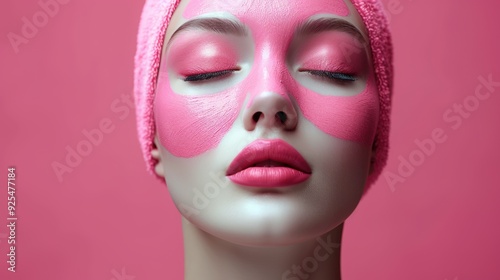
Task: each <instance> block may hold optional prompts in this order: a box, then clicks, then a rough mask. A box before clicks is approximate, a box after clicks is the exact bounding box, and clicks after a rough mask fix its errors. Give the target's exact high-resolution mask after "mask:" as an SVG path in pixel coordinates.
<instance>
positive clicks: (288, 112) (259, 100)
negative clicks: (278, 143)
mask: <svg viewBox="0 0 500 280" xmlns="http://www.w3.org/2000/svg"><path fill="white" fill-rule="evenodd" d="M250 102H251V103H250V105H249V107H248V108H246V110H245V113H244V115H243V118H244V120H243V121H244V126H245V129H246V130H248V131H252V130H254V129H255V128H256V127H257V126H263V127H265V128H281V129H284V130H288V131H290V130H294V129H295V128H296V127H297V122H298V114H297V111H296V110H295V108H294V106H293V104H292V102H291V100H290V98H289V97H288V96H287V95H283V94H278V93H275V92H272V91H264V92H261V93H259V94H258V95H256V96H254V97H253V99H252V100H250Z"/></svg>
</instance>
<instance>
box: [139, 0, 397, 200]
mask: <svg viewBox="0 0 500 280" xmlns="http://www.w3.org/2000/svg"><path fill="white" fill-rule="evenodd" d="M179 2H180V0H146V3H145V5H144V8H143V11H142V15H141V21H140V24H139V33H138V37H137V52H136V55H135V71H134V98H135V103H136V118H137V130H138V133H139V142H140V145H141V148H142V152H143V156H144V159H145V161H146V165H147V169H148V171H149V172H150V173H152V174H155V173H154V167H155V164H156V163H157V161H156V160H155V159H154V158H153V157H152V156H151V150H152V149H153V145H154V144H153V138H154V134H155V124H154V117H153V100H154V93H155V89H156V80H157V77H158V72H159V66H160V60H161V53H162V49H163V43H164V39H165V33H166V30H167V26H168V23H169V22H170V19H171V18H172V15H173V13H174V11H175V9H176V8H177V6H178V5H179ZM351 2H352V3H353V4H354V6H355V7H356V9H357V11H358V13H359V14H360V15H361V18H362V20H363V22H364V24H365V26H366V28H367V30H368V37H369V38H370V46H371V52H372V57H373V65H374V69H375V75H376V79H377V88H378V92H379V100H380V110H379V112H380V118H379V123H378V128H377V133H376V136H375V156H374V162H373V163H372V164H373V169H372V170H371V173H370V174H369V176H368V180H367V182H366V187H365V191H366V190H367V189H368V187H369V186H371V185H372V184H373V183H374V182H375V181H376V180H377V178H378V177H379V175H380V173H381V172H382V169H383V168H384V166H385V165H386V162H387V156H388V152H389V129H390V109H391V97H392V83H393V66H392V41H391V33H390V31H389V27H388V22H387V18H386V16H385V14H384V10H383V6H382V4H381V3H380V1H379V0H351ZM160 179H161V180H162V181H163V182H164V179H163V178H160Z"/></svg>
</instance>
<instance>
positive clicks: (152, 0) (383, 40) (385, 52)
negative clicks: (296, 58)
mask: <svg viewBox="0 0 500 280" xmlns="http://www.w3.org/2000/svg"><path fill="white" fill-rule="evenodd" d="M178 2H179V1H176V0H147V1H146V4H145V6H144V10H143V13H142V17H141V24H140V27H139V34H138V47H137V53H136V56H135V80H134V82H135V83H134V94H135V102H136V113H137V114H136V115H137V123H138V133H139V140H140V144H141V146H142V150H143V154H144V158H145V160H146V163H147V167H148V170H149V171H150V172H151V173H153V174H154V165H155V163H156V162H155V160H154V159H153V158H152V157H151V150H152V148H153V137H154V134H155V125H158V126H159V127H161V126H165V127H166V126H169V127H175V126H176V125H177V124H174V123H176V122H178V120H179V119H184V121H185V123H184V124H178V125H179V126H178V127H177V128H173V129H172V130H171V131H170V132H166V135H163V136H161V135H160V138H162V139H161V141H162V144H163V143H164V142H165V144H166V145H165V147H166V148H167V149H169V146H172V147H173V146H174V144H173V143H168V140H167V139H168V138H170V137H168V133H179V132H180V131H181V127H184V128H186V127H193V131H184V132H183V133H184V136H182V137H183V138H182V137H181V138H182V139H186V141H188V140H189V141H188V142H189V145H187V147H186V148H185V149H180V150H178V151H176V153H177V154H179V155H180V156H185V157H190V156H195V155H197V154H200V153H201V152H203V151H206V150H208V149H211V148H214V147H216V146H217V144H218V142H219V141H220V139H221V138H222V136H223V135H224V134H225V133H226V132H227V130H228V129H229V128H230V127H231V125H232V123H233V122H234V120H235V119H236V117H237V115H238V113H239V112H240V110H241V109H242V105H243V102H244V100H245V98H246V97H247V94H248V95H249V98H250V99H249V102H251V101H252V98H253V96H254V95H255V94H258V92H259V90H263V89H262V88H261V89H255V90H254V91H247V92H246V94H245V93H244V91H243V94H242V93H241V92H242V90H244V89H245V87H247V86H248V85H247V84H250V83H252V81H255V79H259V78H262V76H261V77H259V75H263V74H262V73H263V72H261V73H258V72H255V71H252V72H251V73H250V74H249V76H248V77H246V78H245V80H244V81H243V82H241V83H240V84H239V85H238V86H233V87H230V88H228V89H226V90H225V91H220V92H218V93H214V94H210V95H204V96H185V95H179V94H176V93H175V92H174V91H173V90H172V89H171V88H170V86H169V85H168V80H169V79H168V75H169V73H168V74H167V73H165V74H162V76H161V77H159V75H160V71H159V65H160V59H161V50H162V47H163V41H164V36H165V31H166V27H167V25H168V22H169V21H170V18H171V16H172V14H173V12H174V11H175V8H176V7H177V5H178ZM195 2H197V0H192V2H191V3H195ZM328 2H330V3H331V5H329V6H328V7H327V8H325V9H322V8H321V7H319V8H318V9H319V11H325V10H328V9H335V13H336V14H338V15H341V16H344V15H347V14H348V9H344V8H343V7H345V6H346V5H345V3H344V2H343V1H338V0H331V1H327V0H325V1H324V3H325V6H326V5H327V4H328ZM191 3H190V4H189V5H191ZM332 3H333V4H332ZM352 3H353V4H354V7H355V8H356V9H357V11H358V12H359V14H360V16H361V18H362V19H363V21H364V23H365V25H366V27H367V30H369V34H368V37H369V41H370V48H371V53H372V56H373V67H374V69H375V76H374V77H365V78H366V87H365V88H364V89H363V90H362V91H361V92H357V94H356V95H353V96H332V95H324V94H318V93H317V92H314V91H312V90H311V89H310V88H308V87H307V86H305V85H304V84H301V83H297V82H292V80H295V79H294V78H296V77H292V76H291V75H289V74H286V75H285V76H282V77H281V78H282V79H283V80H282V81H283V83H278V82H276V81H277V80H276V78H277V76H276V75H275V74H276V73H280V70H283V69H286V66H285V65H275V66H274V68H273V67H271V66H269V65H268V64H266V62H265V60H262V61H261V60H259V59H258V58H259V57H265V55H269V54H273V53H275V52H270V53H269V51H270V50H269V49H268V48H267V49H266V47H265V46H264V45H259V42H272V40H276V38H271V37H272V36H271V35H269V32H268V33H267V34H268V35H266V33H265V32H258V31H257V32H255V30H253V31H254V32H255V33H256V34H253V35H255V43H256V46H255V50H256V52H257V51H263V52H264V51H267V52H268V53H258V54H257V55H256V56H255V57H256V60H255V65H254V66H253V67H259V66H260V67H262V68H263V69H267V71H268V74H270V75H268V76H266V77H265V78H268V79H269V80H268V81H267V82H264V83H261V84H262V85H265V86H266V89H265V90H272V91H275V92H278V93H280V92H282V93H283V94H284V92H285V91H284V90H287V89H286V88H284V87H287V85H288V87H290V86H296V87H297V88H294V89H292V90H291V91H290V90H288V91H287V92H292V95H293V98H295V100H296V101H297V103H298V104H299V107H300V108H301V110H302V112H303V114H304V116H305V117H306V118H307V119H308V120H310V121H311V122H313V123H314V124H315V125H316V126H317V127H318V128H320V129H321V130H323V131H325V132H326V133H328V134H330V135H332V136H335V137H339V138H342V139H348V140H352V141H356V142H361V143H366V144H370V143H368V142H369V141H367V140H368V139H373V137H375V162H374V165H373V169H372V172H371V174H370V176H369V178H368V182H367V187H368V186H369V185H371V184H372V183H373V182H374V181H375V180H376V179H377V178H378V176H379V175H380V173H381V171H382V169H383V167H384V166H385V164H386V160H387V153H388V136H389V127H390V122H389V114H390V104H391V95H392V71H393V69H392V44H391V38H390V33H389V31H388V27H387V21H386V18H385V16H384V14H383V9H382V6H381V4H380V3H379V1H375V0H373V1H360V0H353V1H352ZM257 6H258V5H257ZM193 7H194V6H193ZM188 10H189V11H188ZM209 10H210V7H208V6H206V5H205V6H203V5H201V6H200V7H199V11H196V9H195V8H192V9H186V13H185V16H186V17H188V16H190V15H193V16H194V15H196V14H197V13H198V12H205V11H206V12H208V11H209ZM246 12H247V11H242V12H241V15H238V14H237V13H235V16H237V17H239V18H241V19H242V22H244V23H245V24H246V25H248V26H250V27H251V28H252V24H255V26H254V27H255V28H256V26H258V24H257V23H252V22H251V20H248V21H245V18H244V14H245V13H246ZM255 28H254V29H255ZM266 36H271V37H266ZM277 38H279V37H277ZM205 42H207V41H205ZM207 44H208V46H210V48H214V51H225V52H227V54H228V55H227V59H226V62H224V63H226V64H227V65H221V66H220V67H229V65H231V64H232V60H233V59H234V57H232V55H234V54H231V52H230V51H229V50H230V48H229V49H227V48H226V49H225V48H224V46H221V45H220V44H215V43H214V44H212V45H210V42H208V43H207ZM269 45H271V46H274V45H279V44H269ZM194 52H196V50H194ZM278 53H279V52H278ZM281 53H283V52H281ZM205 55H208V56H206V57H205V58H204V59H205V61H210V57H209V55H210V54H205ZM268 58H269V57H268ZM309 61H310V64H312V65H314V59H310V60H309ZM259 63H262V65H259ZM181 64H182V63H180V64H179V65H181ZM210 65H212V64H210V63H207V64H206V66H203V65H202V66H201V67H210ZM302 66H303V67H310V66H307V64H306V63H304V65H302ZM192 70H193V69H189V67H186V68H185V69H183V70H182V71H184V72H182V71H181V70H179V73H181V74H183V75H186V76H187V75H189V74H190V71H192ZM195 70H196V69H195ZM281 73H283V72H281ZM286 73H289V72H288V71H287V72H286ZM287 79H292V80H287ZM157 81H158V84H157ZM278 81H279V79H278ZM273 83H274V84H273ZM157 88H158V89H159V91H164V92H165V93H166V94H162V95H161V96H155V90H156V89H157ZM169 88H170V90H169ZM235 91H236V92H235ZM233 93H237V94H233ZM377 93H378V100H379V102H374V101H373V100H371V99H373V98H372V97H373V96H374V95H375V94H377ZM375 97H377V96H376V95H375ZM155 98H157V100H156V101H155ZM154 102H157V104H162V103H163V102H169V104H170V105H169V106H172V104H175V105H174V106H175V107H176V108H177V109H176V111H175V112H165V111H163V110H158V111H155V112H153V111H154V110H153V107H154V106H153V104H154ZM170 102H172V103H170ZM318 104H321V105H318ZM333 104H339V107H338V108H336V109H335V110H332V108H331V106H332V105H333ZM193 106H194V108H193ZM221 106H222V107H221ZM318 106H325V108H324V109H323V108H322V109H318ZM213 108H224V109H223V110H222V111H221V110H218V111H214V110H213ZM326 109H328V110H330V111H337V112H340V113H339V115H337V116H328V115H325V114H321V112H324V110H326ZM343 110H346V111H344V112H342V111H343ZM350 110H357V112H358V113H360V114H357V117H356V118H354V119H352V118H351V119H349V120H346V119H344V120H341V121H339V122H338V123H336V120H338V119H339V118H340V119H342V117H343V116H347V115H350V116H352V115H353V114H352V111H351V112H349V111H350ZM160 111H161V112H160ZM320 111H321V112H320ZM363 112H365V113H366V115H363ZM373 114H378V115H379V122H378V124H377V123H373V122H372V121H371V119H372V118H369V117H367V116H369V115H373ZM180 116H183V117H185V118H180ZM344 118H345V117H344ZM155 119H156V120H161V122H162V123H156V124H155ZM174 119H175V121H174V122H170V123H169V120H174ZM203 119H212V120H213V119H218V120H220V122H219V123H218V124H217V127H218V128H219V130H218V131H217V130H216V131H215V132H214V130H213V129H214V128H215V127H214V125H215V124H213V121H212V123H204V122H203V121H201V120H203ZM184 121H183V122H184ZM342 122H343V123H344V125H343V126H341V125H338V124H339V123H342ZM346 123H348V124H349V125H347V126H346V125H345V124H346ZM349 126H350V127H351V129H350V128H349ZM355 127H356V128H361V129H352V128H355ZM195 129H196V131H195ZM161 130H162V131H167V130H165V129H161ZM176 130H177V131H176ZM193 133H199V135H200V137H199V138H203V137H205V139H204V140H203V139H202V140H200V141H197V140H193V137H192V135H193ZM181 135H182V134H181ZM190 135H191V136H190ZM176 137H177V138H178V137H179V134H176ZM206 137H208V139H209V141H206V140H207V138H206ZM169 150H170V149H169Z"/></svg>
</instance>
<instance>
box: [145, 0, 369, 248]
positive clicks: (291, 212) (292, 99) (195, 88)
mask: <svg viewBox="0 0 500 280" xmlns="http://www.w3.org/2000/svg"><path fill="white" fill-rule="evenodd" d="M366 34H367V32H366V30H365V27H364V25H363V23H362V21H361V19H360V16H359V15H358V13H357V12H356V10H355V8H354V7H353V6H352V4H351V3H350V2H348V1H345V2H344V1H343V0H307V1H267V0H248V1H241V0H240V1H229V0H184V1H181V4H180V6H179V7H178V8H177V10H176V11H175V13H174V16H173V18H172V20H171V22H170V23H169V26H168V29H167V33H166V38H165V48H164V52H163V55H162V61H161V65H160V75H159V78H158V85H157V89H156V95H155V100H154V115H155V122H156V139H155V143H156V145H157V147H158V151H159V152H154V154H155V157H157V158H159V163H158V165H157V166H156V172H157V173H158V174H159V175H161V176H164V177H165V180H166V183H167V186H168V189H169V191H170V193H171V195H172V198H173V201H174V202H175V204H176V206H177V208H178V209H179V210H180V212H181V213H182V215H183V216H184V217H185V218H187V219H188V220H189V221H190V222H191V223H193V224H194V225H196V226H198V227H199V228H201V229H203V230H205V231H206V232H208V233H210V234H212V235H214V236H217V237H220V238H222V239H224V240H227V241H230V242H234V243H238V244H246V245H258V246H261V245H280V244H291V243H296V242H300V241H303V240H305V239H310V238H314V237H316V236H319V235H321V234H324V233H326V232H328V231H330V230H332V229H333V228H335V227H337V226H338V225H340V224H341V223H342V222H343V221H344V220H345V219H346V218H347V217H348V216H349V215H350V214H351V213H352V211H353V210H354V209H355V207H356V205H357V204H358V202H359V200H360V198H361V195H362V193H363V189H364V186H365V181H366V179H367V176H368V173H369V169H370V158H371V155H372V143H373V140H374V137H375V132H376V127H377V123H378V115H379V112H378V110H379V103H378V102H379V101H378V93H377V87H376V84H375V77H374V72H373V68H372V65H371V56H370V53H369V46H368V44H367V42H368V38H367V35H366Z"/></svg>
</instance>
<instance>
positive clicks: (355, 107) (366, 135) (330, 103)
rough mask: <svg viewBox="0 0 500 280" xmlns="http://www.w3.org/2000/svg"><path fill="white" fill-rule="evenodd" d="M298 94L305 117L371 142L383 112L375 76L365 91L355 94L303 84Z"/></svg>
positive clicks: (329, 131) (325, 129) (335, 133)
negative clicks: (322, 91)
mask: <svg viewBox="0 0 500 280" xmlns="http://www.w3.org/2000/svg"><path fill="white" fill-rule="evenodd" d="M295 98H296V99H297V103H298V105H299V107H300V108H301V110H302V113H303V114H304V117H305V118H306V119H308V120H309V121H311V122H312V123H313V124H314V125H316V126H317V127H318V128H319V129H321V130H322V131H323V132H325V133H327V134H329V135H331V136H333V137H337V138H340V139H344V140H350V141H354V142H357V143H361V144H365V145H368V146H371V144H372V142H373V139H374V137H375V133H376V129H377V124H378V115H379V100H378V94H377V88H376V86H375V80H374V79H373V77H370V78H369V79H368V81H367V85H366V88H365V89H364V90H363V92H361V93H359V94H357V95H355V96H327V95H321V94H318V93H316V92H314V91H311V90H309V89H304V88H302V89H301V90H300V94H298V95H296V96H295Z"/></svg>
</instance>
